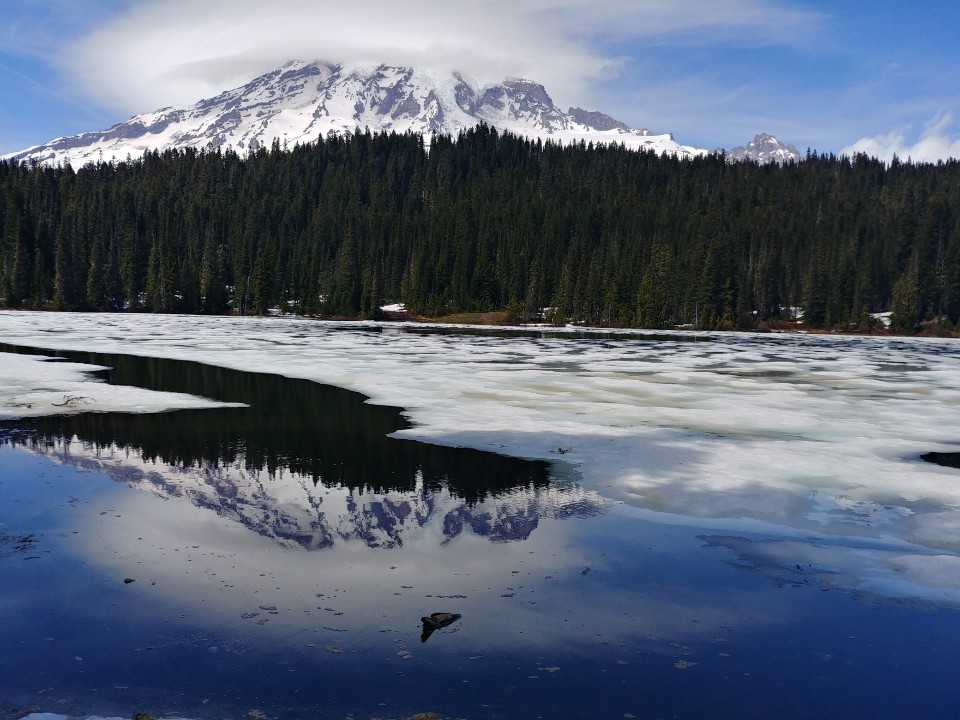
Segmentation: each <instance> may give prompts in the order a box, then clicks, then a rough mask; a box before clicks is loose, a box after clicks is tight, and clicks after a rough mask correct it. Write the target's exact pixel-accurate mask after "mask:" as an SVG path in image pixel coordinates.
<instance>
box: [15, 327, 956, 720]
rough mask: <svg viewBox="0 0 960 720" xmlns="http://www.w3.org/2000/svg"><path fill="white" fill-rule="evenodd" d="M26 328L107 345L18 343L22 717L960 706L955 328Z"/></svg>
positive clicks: (674, 712) (57, 339) (897, 710)
mask: <svg viewBox="0 0 960 720" xmlns="http://www.w3.org/2000/svg"><path fill="white" fill-rule="evenodd" d="M0 343H8V344H10V345H11V346H18V347H19V348H21V349H22V348H46V349H48V350H64V351H72V352H73V353H76V354H69V357H66V358H61V359H60V360H56V361H49V360H43V359H42V356H41V355H37V354H33V355H31V354H24V353H22V352H16V353H14V352H6V353H3V354H0V416H2V417H6V418H10V419H11V420H10V421H8V422H7V423H5V425H6V430H5V431H4V433H5V435H4V439H5V444H4V446H3V447H0V573H2V576H3V577H4V582H3V584H2V589H0V603H2V606H3V607H4V614H5V617H15V618H17V622H15V623H7V624H5V627H4V629H3V630H0V647H2V648H4V649H3V650H0V663H2V670H3V679H2V680H0V716H2V713H3V712H12V711H13V710H14V709H18V708H19V709H23V708H27V709H33V710H35V711H36V712H41V711H44V712H55V713H60V714H66V715H90V714H113V713H115V714H117V715H119V716H127V717H129V716H130V715H131V714H132V713H133V712H137V711H142V710H143V711H150V712H154V713H155V714H161V713H166V712H174V713H177V714H182V715H183V716H187V717H241V716H244V715H246V714H248V713H250V712H256V713H263V714H264V715H266V716H268V717H301V716H305V715H307V714H310V715H311V716H313V717H316V716H318V715H317V713H316V712H315V711H317V710H318V709H319V710H322V712H323V713H326V714H325V715H324V714H321V715H319V716H321V717H327V716H329V717H345V716H346V715H347V714H350V713H352V714H353V715H354V716H355V717H357V718H360V717H407V716H410V715H413V714H414V713H416V712H423V711H437V712H440V713H443V714H444V715H447V716H450V717H469V718H486V717H490V718H495V717H531V718H535V717H579V716H583V715H584V713H594V714H596V715H597V716H603V717H651V718H653V717H664V718H666V717H690V718H694V717H718V718H721V717H722V718H726V717H730V718H744V717H758V718H761V717H770V716H771V715H773V714H776V715H779V716H785V717H810V716H811V715H814V714H816V715H825V716H828V717H830V716H847V717H891V718H894V717H904V716H908V715H915V714H918V713H919V715H922V716H924V717H952V709H953V708H954V707H955V705H956V703H957V701H958V700H960V692H958V691H957V690H954V689H951V688H953V686H954V685H955V683H954V682H953V680H952V679H951V678H952V675H953V663H954V658H955V657H956V653H957V650H958V649H960V647H958V646H960V633H958V632H957V630H958V629H960V614H958V613H957V609H958V607H960V556H958V551H960V539H958V538H960V513H958V506H960V470H957V469H956V468H951V467H943V466H940V465H935V464H931V463H927V462H924V461H923V460H922V459H921V456H922V455H923V454H925V453H928V452H942V453H952V452H957V451H958V450H960V436H958V435H960V433H958V432H957V417H958V409H960V346H958V345H957V344H956V342H955V341H949V340H943V341H940V340H928V339H918V340H910V339H880V338H842V337H822V336H802V335H798V336H783V335H744V334H685V333H667V334H662V333H661V334H656V335H639V334H626V333H623V334H618V333H596V334H587V333H582V332H579V333H578V332H573V331H552V330H544V331H536V330H529V329H526V330H524V329H517V330H515V331H510V332H497V333H493V332H485V331H478V330H466V329H459V330H458V329H456V328H445V329H442V330H438V329H437V328H435V327H428V328H424V327H417V326H397V325H384V326H380V325H372V324H356V325H343V324H328V323H320V322H313V321H308V320H302V319H288V318H269V319H252V318H244V319H239V318H197V317H179V316H178V317H171V316H166V317H164V316H145V315H136V316H129V315H82V314H39V313H0ZM16 349H17V348H15V347H8V348H7V350H10V351H13V350H16ZM91 353H120V354H122V355H124V356H129V355H135V356H139V358H130V357H106V356H103V355H91ZM47 355H53V353H52V352H51V353H47ZM211 365H212V366H215V367H209V366H211ZM95 367H111V368H113V370H112V371H110V372H109V373H100V374H99V375H96V376H95V375H91V373H90V370H91V369H93V368H95ZM216 368H223V370H217V369H216ZM108 376H109V377H108ZM278 376H281V377H278ZM107 379H109V381H110V383H112V384H108V383H107V382H105V380H107ZM303 381H314V382H303ZM317 383H323V385H320V384H317ZM325 385H333V386H336V388H331V387H325ZM337 388H344V390H339V389H337ZM348 391H350V392H348ZM357 393H362V396H361V395H358V394H357ZM364 396H365V397H367V398H369V401H368V402H366V403H365V402H363V400H364ZM398 409H399V410H398ZM79 411H85V412H79ZM91 411H93V412H91ZM161 411H167V412H161ZM401 411H402V412H401ZM131 412H132V413H136V414H134V415H129V414H124V413H131ZM50 415H55V416H59V417H49V416H50ZM388 435H389V437H388ZM420 441H425V442H420ZM437 446H440V447H437ZM457 448H460V449H457ZM480 451H485V452H480ZM492 453H497V454H496V455H494V454H492ZM125 578H128V579H130V580H133V581H134V582H131V583H124V582H123V580H124V579H125ZM68 591H69V592H68ZM439 611H444V612H455V613H459V614H462V618H461V619H460V620H459V621H457V622H456V623H454V624H452V625H450V626H449V627H446V628H442V629H440V630H438V631H437V632H436V633H435V634H434V635H433V636H432V637H430V638H429V641H428V642H423V643H421V642H420V631H421V625H420V622H419V618H420V616H421V615H427V614H429V613H431V612H439ZM801 689H802V691H801ZM61 701H62V702H61ZM919 715H918V716H919ZM256 716H257V715H254V717H256Z"/></svg>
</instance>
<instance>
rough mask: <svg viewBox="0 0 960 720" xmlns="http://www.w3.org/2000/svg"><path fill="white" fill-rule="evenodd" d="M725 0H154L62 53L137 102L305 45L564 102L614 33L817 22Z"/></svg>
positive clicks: (766, 34)
mask: <svg viewBox="0 0 960 720" xmlns="http://www.w3.org/2000/svg"><path fill="white" fill-rule="evenodd" d="M694 9H695V10H696V12H692V10H694ZM722 10H723V11H722V12H720V11H718V10H715V9H711V8H707V9H704V8H703V7H702V4H701V3H699V2H694V0H680V1H679V2H678V1H677V0H674V2H669V3H666V2H660V1H659V0H647V1H644V2H636V1H633V2H624V1H623V0H477V2H472V3H468V4H464V3H450V2H446V1H445V0H410V2H405V3H395V2H390V1H388V0H366V1H365V2H359V3H343V2H337V1H333V0H276V1H275V2H272V3H269V4H264V3H261V2H259V1H256V0H206V1H205V2H200V3H198V2H196V0H146V1H145V2H143V3H140V4H138V5H137V6H136V7H134V8H133V9H131V10H130V11H129V12H128V13H126V14H125V15H122V16H120V17H119V18H118V19H117V20H114V21H112V22H109V23H108V24H106V25H104V26H102V27H100V28H99V29H97V30H96V31H94V32H92V33H90V34H88V35H87V36H85V37H83V38H81V39H80V40H78V41H77V42H75V43H74V44H73V45H72V46H71V47H70V48H69V49H68V51H67V52H66V53H65V54H64V56H63V59H62V65H63V69H64V71H65V73H66V74H68V75H70V76H72V77H73V78H74V79H75V81H76V82H77V83H78V84H79V86H81V87H82V88H84V89H85V91H86V92H87V93H88V94H89V95H90V96H91V97H93V98H94V99H95V100H97V101H99V102H101V103H103V104H104V105H106V106H109V107H112V108H115V109H117V110H120V111H123V112H128V113H131V114H132V113H138V112H144V111H148V110H154V109H158V108H160V107H163V106H169V105H175V104H181V103H187V102H192V101H196V100H199V99H202V98H207V97H211V96H213V95H215V94H217V93H218V92H220V91H222V90H225V89H228V88H231V87H236V86H239V85H242V84H244V83H246V82H248V81H249V80H251V79H252V78H254V77H256V76H258V75H260V74H262V73H265V72H268V71H270V70H273V69H275V68H277V67H279V66H281V65H282V64H284V63H285V62H287V61H290V60H293V59H298V58H299V59H302V60H305V61H308V62H309V61H322V62H330V63H345V64H379V63H385V64H390V65H401V66H411V67H419V68H425V69H432V70H440V71H445V72H453V71H459V72H462V73H463V74H465V75H468V76H470V77H473V78H475V79H476V80H477V81H478V82H480V83H488V82H499V81H502V80H504V79H505V78H511V77H515V78H528V79H533V80H536V81H537V82H539V83H542V84H544V85H545V86H547V87H549V88H551V91H552V92H553V93H554V94H555V96H556V97H555V99H556V100H557V101H558V103H560V104H562V105H564V106H566V105H581V104H584V103H587V104H589V102H590V97H589V95H590V87H591V86H593V85H594V84H596V83H597V81H599V80H602V79H609V78H610V77H611V76H613V75H615V74H616V73H617V71H618V69H620V68H622V67H623V65H624V60H623V58H621V57H620V56H619V55H616V54H612V53H611V52H610V51H609V50H604V49H601V48H602V46H603V45H604V44H607V43H608V41H610V40H611V39H612V40H615V41H617V42H630V41H635V40H651V39H664V38H674V39H680V40H683V39H684V38H686V40H683V41H684V42H690V41H692V40H691V38H693V37H694V36H696V37H697V38H704V37H707V38H709V40H707V42H718V41H719V42H724V41H736V39H737V38H741V37H743V36H749V37H751V38H754V39H755V40H756V39H757V38H759V39H760V41H763V40H764V39H767V40H769V41H772V42H783V41H790V40H788V38H794V39H795V38H796V36H797V35H798V34H801V33H802V29H803V28H805V27H809V26H810V25H811V17H808V16H807V15H805V14H803V13H796V12H794V13H790V12H784V11H782V10H781V9H779V8H778V7H776V4H775V3H773V2H770V0H737V1H736V2H733V3H727V4H725V6H724V8H723V9H722ZM774 20H775V22H774ZM695 41H696V42H704V41H703V40H700V39H698V40H695Z"/></svg>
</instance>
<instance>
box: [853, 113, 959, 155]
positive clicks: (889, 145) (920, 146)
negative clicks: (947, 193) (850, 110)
mask: <svg viewBox="0 0 960 720" xmlns="http://www.w3.org/2000/svg"><path fill="white" fill-rule="evenodd" d="M952 126H953V114H952V113H949V112H941V113H939V114H938V115H937V116H936V117H934V118H933V119H932V120H931V121H930V122H929V123H928V124H927V125H926V126H925V127H924V129H923V132H922V133H921V135H920V137H919V138H917V139H915V140H910V139H909V138H908V136H907V133H908V132H909V128H906V129H900V130H894V131H892V132H890V133H887V134H885V135H878V136H876V137H867V138H861V139H860V140H858V141H857V142H855V143H853V144H852V145H849V146H847V147H845V148H843V150H841V151H840V152H841V154H843V155H854V154H855V153H866V154H867V155H869V156H871V157H875V158H878V159H880V160H884V161H886V162H890V161H891V160H892V159H893V157H894V156H896V157H897V158H899V159H900V160H902V161H906V160H913V161H914V162H936V161H937V160H945V159H947V158H955V159H960V135H958V134H957V133H956V132H954V133H952V134H951V133H950V132H949V131H950V130H951V128H952Z"/></svg>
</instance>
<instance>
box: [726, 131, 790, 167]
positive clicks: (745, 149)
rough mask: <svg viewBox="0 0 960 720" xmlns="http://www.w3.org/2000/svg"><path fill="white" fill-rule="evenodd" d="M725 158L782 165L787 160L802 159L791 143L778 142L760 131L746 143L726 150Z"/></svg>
mask: <svg viewBox="0 0 960 720" xmlns="http://www.w3.org/2000/svg"><path fill="white" fill-rule="evenodd" d="M727 159H728V160H731V161H734V162H736V161H738V160H752V161H754V162H758V163H761V164H766V163H771V162H775V163H778V164H779V165H783V164H784V163H787V162H797V161H799V160H802V157H801V156H800V153H799V151H798V150H797V148H796V147H794V146H793V145H788V144H786V143H783V142H780V141H779V140H777V138H775V137H774V136H773V135H768V134H767V133H760V134H758V135H755V136H754V138H753V140H751V141H750V142H748V143H747V144H746V145H741V146H739V147H735V148H733V149H732V150H729V151H727Z"/></svg>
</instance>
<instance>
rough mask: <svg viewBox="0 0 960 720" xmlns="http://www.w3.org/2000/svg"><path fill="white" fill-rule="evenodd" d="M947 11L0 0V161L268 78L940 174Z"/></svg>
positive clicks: (770, 4)
mask: <svg viewBox="0 0 960 720" xmlns="http://www.w3.org/2000/svg"><path fill="white" fill-rule="evenodd" d="M957 28H960V3H958V2H956V0H921V2H918V3H906V2H902V1H901V2H894V1H892V0H874V1H873V2H867V1H865V0H846V1H844V0H836V1H834V2H827V1H823V0H473V1H472V2H470V3H457V2H455V0H406V2H397V1H396V0H389V1H388V0H338V1H337V2H334V1H333V0H272V2H263V1H262V0H83V1H81V0H0V154H2V153H5V152H12V151H15V150H20V149H23V148H25V147H27V146H29V145H34V144H38V143H41V142H44V141H46V140H50V139H52V138H53V137H56V136H59V135H66V134H74V133H79V132H84V131H88V130H99V129H104V128H106V127H109V126H110V125H113V124H114V123H117V122H120V121H122V120H125V119H127V118H128V117H130V116H131V115H134V114H137V113H140V112H147V111H151V110H155V109H158V108H160V107H163V106H167V105H171V104H177V103H185V102H192V101H195V100H198V99H201V98H203V97H209V96H211V95H213V94H215V93H216V92H218V91H220V90H224V89H227V88H230V87H235V86H238V85H240V84H242V83H244V82H246V81H247V80H249V79H251V78H252V77H254V76H256V75H258V74H260V73H262V72H266V71H268V70H270V69H272V68H274V67H276V66H278V65H280V64H282V63H283V62H285V61H286V60H290V59H304V60H326V61H334V62H337V61H349V62H353V61H366V62H387V63H396V64H415V65H425V66H432V67H434V68H441V69H450V70H459V71H461V72H463V73H464V74H466V75H467V76H469V77H472V78H473V79H475V80H476V81H477V82H479V83H481V84H482V83H485V82H496V81H499V80H502V79H504V78H505V77H528V78H530V79H533V80H537V81H539V82H542V83H543V84H544V85H545V86H546V87H547V90H548V92H550V94H551V95H552V96H553V97H554V99H555V100H556V101H557V104H558V105H561V106H562V107H563V108H566V107H568V106H569V105H579V106H581V107H585V108H587V109H597V110H601V111H603V112H606V113H609V114H611V115H613V116H614V117H616V118H618V119H620V120H623V121H624V122H626V123H627V124H629V125H630V126H632V127H645V128H649V129H650V130H652V131H654V132H672V133H673V134H674V136H675V138H676V139H677V140H678V141H680V142H681V143H684V144H691V145H697V146H700V147H705V148H708V149H713V148H716V147H726V148H730V147H733V146H735V145H740V144H743V143H745V142H746V141H748V140H749V139H750V138H752V137H753V135H754V134H755V133H757V132H761V131H763V132H770V133H773V134H774V135H776V136H777V137H779V138H780V139H781V140H783V141H785V142H789V143H793V144H794V145H796V146H797V147H798V148H799V149H800V150H801V152H803V151H805V150H806V149H807V148H812V149H814V150H817V151H820V152H835V153H840V152H845V151H846V152H849V151H851V150H852V149H862V150H865V151H867V152H870V153H871V154H874V155H877V156H879V157H889V156H890V155H891V154H892V153H894V152H896V153H897V154H898V155H899V156H900V157H901V158H903V159H906V158H907V157H912V158H913V159H918V160H936V159H938V158H946V157H960V31H958V30H957Z"/></svg>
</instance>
